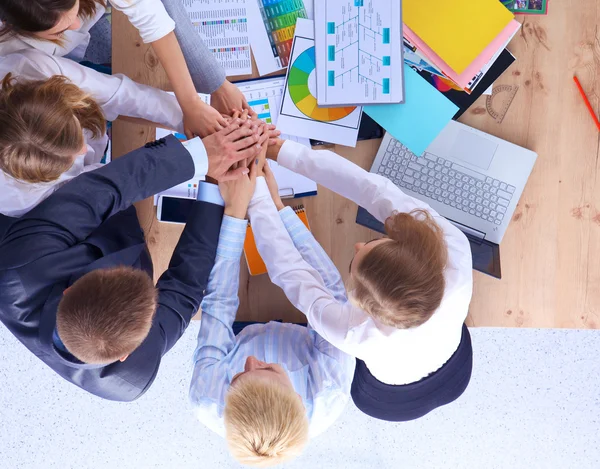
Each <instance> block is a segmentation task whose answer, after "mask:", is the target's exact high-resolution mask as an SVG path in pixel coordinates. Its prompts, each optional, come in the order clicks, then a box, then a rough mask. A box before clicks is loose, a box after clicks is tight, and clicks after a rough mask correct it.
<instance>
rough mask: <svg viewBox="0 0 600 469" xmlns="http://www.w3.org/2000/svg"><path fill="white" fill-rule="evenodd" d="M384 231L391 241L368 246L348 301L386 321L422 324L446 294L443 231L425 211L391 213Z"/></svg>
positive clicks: (400, 326)
mask: <svg viewBox="0 0 600 469" xmlns="http://www.w3.org/2000/svg"><path fill="white" fill-rule="evenodd" d="M385 231H386V234H387V235H388V237H389V241H387V242H385V243H379V244H378V245H376V246H375V247H374V248H373V249H371V251H370V252H368V253H367V254H366V255H365V256H364V258H363V259H362V260H361V261H360V263H359V264H358V265H357V266H356V269H355V273H353V274H352V277H351V280H350V288H349V289H350V290H352V301H353V302H354V303H356V304H357V305H358V306H359V307H360V308H362V309H363V310H364V311H366V312H367V313H368V314H369V315H370V316H371V317H373V318H374V319H376V320H377V321H379V322H381V323H383V324H385V325H388V326H392V327H395V328H398V329H408V328H411V327H417V326H420V325H421V324H423V323H425V322H426V321H427V320H428V319H429V318H431V316H432V315H433V313H434V312H435V311H436V310H437V309H438V308H439V306H440V304H441V302H442V298H443V296H444V289H445V280H444V270H445V268H446V263H447V258H448V250H447V246H446V243H445V241H444V236H443V231H442V229H441V228H440V227H439V226H438V224H437V223H435V221H434V220H433V218H432V217H431V215H430V214H429V212H427V211H425V210H413V211H412V212H410V213H394V214H393V215H392V216H390V217H389V218H388V219H387V220H386V222H385Z"/></svg>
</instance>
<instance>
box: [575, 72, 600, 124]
mask: <svg viewBox="0 0 600 469" xmlns="http://www.w3.org/2000/svg"><path fill="white" fill-rule="evenodd" d="M573 80H575V84H576V85H577V88H578V89H579V92H580V93H581V96H582V97H583V101H584V102H585V105H586V106H587V108H588V111H590V114H591V115H592V119H594V122H595V123H596V127H598V131H599V132H600V122H599V121H598V118H597V117H596V113H595V112H594V108H593V107H592V105H591V104H590V101H589V100H588V99H587V96H586V95H585V92H584V91H583V88H582V87H581V83H579V80H578V79H577V77H575V76H574V77H573Z"/></svg>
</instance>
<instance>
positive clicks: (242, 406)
mask: <svg viewBox="0 0 600 469" xmlns="http://www.w3.org/2000/svg"><path fill="white" fill-rule="evenodd" d="M224 417H225V429H226V437H227V443H228V446H229V450H230V451H231V454H232V455H233V457H234V458H235V459H236V460H237V461H238V462H240V463H242V464H247V465H249V466H253V467H269V466H274V465H276V464H281V463H283V462H285V461H288V460H290V459H292V458H294V457H296V456H298V455H299V454H300V453H301V452H302V450H303V449H304V446H305V445H306V443H307V441H308V417H307V416H306V409H305V408H304V405H303V403H302V400H301V399H300V398H299V397H298V395H297V394H296V392H295V391H294V390H293V389H289V388H286V387H284V386H283V385H281V384H279V383H276V382H271V381H267V380H264V379H260V378H259V379H256V378H253V377H252V376H243V377H240V378H239V379H238V382H236V384H235V386H232V387H231V388H230V389H229V392H228V393H227V396H226V399H225V412H224Z"/></svg>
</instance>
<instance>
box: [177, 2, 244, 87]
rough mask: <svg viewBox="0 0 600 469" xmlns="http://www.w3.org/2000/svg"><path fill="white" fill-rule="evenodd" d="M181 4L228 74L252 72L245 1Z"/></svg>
mask: <svg viewBox="0 0 600 469" xmlns="http://www.w3.org/2000/svg"><path fill="white" fill-rule="evenodd" d="M183 5H184V6H185V9H186V11H187V13H188V15H189V17H190V19H191V21H192V24H193V26H194V28H195V29H196V31H198V34H200V36H201V37H202V40H203V41H204V43H205V44H206V46H207V47H208V48H209V49H210V50H211V51H212V53H213V54H214V56H215V57H216V59H217V61H218V62H219V63H220V64H221V65H222V66H223V68H224V69H225V72H226V73H227V75H229V76H233V75H248V74H250V73H252V58H251V54H250V37H249V32H248V24H249V23H248V12H247V9H246V0H210V1H209V0H183Z"/></svg>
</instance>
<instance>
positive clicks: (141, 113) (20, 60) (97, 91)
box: [2, 49, 183, 132]
mask: <svg viewBox="0 0 600 469" xmlns="http://www.w3.org/2000/svg"><path fill="white" fill-rule="evenodd" d="M5 61H8V63H4V62H5ZM5 69H6V70H13V71H14V73H15V74H16V75H22V76H24V77H25V78H28V79H35V80H40V79H42V80H43V79H46V78H49V77H51V76H53V75H64V76H66V77H67V78H69V80H70V81H71V82H72V83H73V84H75V85H77V86H78V87H79V88H81V89H82V90H84V91H86V92H87V93H89V94H90V95H91V96H92V97H93V98H94V99H95V100H96V102H97V103H98V104H99V105H100V107H102V111H103V112H104V115H105V117H106V119H107V120H109V121H113V120H115V119H117V117H119V116H127V117H131V118H137V119H144V120H146V121H150V122H153V123H155V124H157V125H160V126H162V127H167V128H169V129H173V130H177V131H179V132H182V131H183V113H182V111H181V108H180V107H179V104H178V103H177V99H176V98H175V97H174V96H173V95H171V94H169V93H167V92H165V91H161V90H159V89H156V88H153V87H151V86H146V85H142V84H140V83H136V82H134V81H133V80H131V79H130V78H128V77H126V76H125V75H120V74H119V75H105V74H104V73H99V72H97V71H95V70H92V69H91V68H89V67H84V66H83V65H80V64H78V63H77V62H74V61H72V60H69V59H65V58H62V57H56V56H51V55H47V54H44V53H42V52H40V51H37V50H35V49H28V50H25V51H23V52H22V53H19V54H11V55H10V56H8V57H6V58H5V59H3V63H2V70H5Z"/></svg>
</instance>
